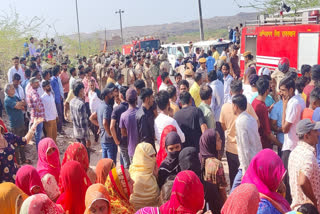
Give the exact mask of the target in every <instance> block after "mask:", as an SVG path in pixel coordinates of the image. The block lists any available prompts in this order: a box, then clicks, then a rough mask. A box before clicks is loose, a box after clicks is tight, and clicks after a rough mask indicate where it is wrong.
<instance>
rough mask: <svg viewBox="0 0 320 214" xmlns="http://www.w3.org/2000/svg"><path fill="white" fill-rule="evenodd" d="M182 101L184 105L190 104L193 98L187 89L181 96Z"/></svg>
mask: <svg viewBox="0 0 320 214" xmlns="http://www.w3.org/2000/svg"><path fill="white" fill-rule="evenodd" d="M179 98H180V102H181V104H182V105H185V104H189V102H190V100H191V94H190V93H189V92H187V91H183V92H182V93H181V94H180V96H179Z"/></svg>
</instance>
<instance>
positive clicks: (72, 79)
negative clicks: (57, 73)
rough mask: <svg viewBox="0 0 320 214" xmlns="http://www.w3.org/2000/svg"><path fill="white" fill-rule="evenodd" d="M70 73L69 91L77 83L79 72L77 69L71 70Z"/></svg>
mask: <svg viewBox="0 0 320 214" xmlns="http://www.w3.org/2000/svg"><path fill="white" fill-rule="evenodd" d="M69 72H70V79H69V91H71V90H72V86H73V84H74V83H75V82H76V76H77V71H76V69H75V68H70V71H69Z"/></svg>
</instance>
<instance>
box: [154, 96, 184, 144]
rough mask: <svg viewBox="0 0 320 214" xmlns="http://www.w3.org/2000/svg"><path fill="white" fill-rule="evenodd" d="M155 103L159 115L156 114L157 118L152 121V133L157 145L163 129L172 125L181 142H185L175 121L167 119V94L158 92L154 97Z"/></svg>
mask: <svg viewBox="0 0 320 214" xmlns="http://www.w3.org/2000/svg"><path fill="white" fill-rule="evenodd" d="M156 103H157V105H158V107H159V109H160V113H159V114H158V116H157V118H156V119H155V121H154V131H155V135H156V138H157V143H158V145H159V143H160V138H161V134H162V131H163V129H164V128H165V127H166V126H169V125H173V126H174V127H176V129H177V133H178V135H179V136H180V139H181V142H182V143H184V142H185V136H184V133H183V132H182V131H181V129H180V127H179V125H178V123H177V121H176V120H175V119H173V118H172V117H169V116H168V115H169V109H170V102H169V93H168V92H167V91H159V93H158V94H157V96H156Z"/></svg>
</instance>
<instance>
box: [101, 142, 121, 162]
mask: <svg viewBox="0 0 320 214" xmlns="http://www.w3.org/2000/svg"><path fill="white" fill-rule="evenodd" d="M101 148H102V158H110V159H112V160H113V162H114V163H115V164H116V163H117V153H118V147H117V145H116V144H115V143H114V142H113V140H110V142H108V143H101Z"/></svg>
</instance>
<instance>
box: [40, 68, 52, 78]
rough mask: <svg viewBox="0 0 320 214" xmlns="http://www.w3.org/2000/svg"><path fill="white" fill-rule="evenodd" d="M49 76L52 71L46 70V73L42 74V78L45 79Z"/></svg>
mask: <svg viewBox="0 0 320 214" xmlns="http://www.w3.org/2000/svg"><path fill="white" fill-rule="evenodd" d="M48 74H51V72H50V70H45V71H44V72H43V73H42V78H43V79H44V78H45V77H46V76H47V75H48Z"/></svg>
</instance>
